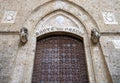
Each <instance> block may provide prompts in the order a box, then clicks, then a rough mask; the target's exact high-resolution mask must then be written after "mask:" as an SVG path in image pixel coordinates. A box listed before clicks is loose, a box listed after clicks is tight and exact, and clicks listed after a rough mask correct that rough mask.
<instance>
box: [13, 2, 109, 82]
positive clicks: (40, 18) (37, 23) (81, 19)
mask: <svg viewBox="0 0 120 83" xmlns="http://www.w3.org/2000/svg"><path fill="white" fill-rule="evenodd" d="M49 16H50V18H51V19H49V18H47V17H49ZM44 18H45V19H44ZM54 18H55V19H54ZM62 18H64V19H65V21H67V23H73V25H72V24H71V26H73V27H72V29H74V27H75V30H78V34H76V32H70V31H69V30H68V31H67V27H64V29H63V30H61V28H59V27H55V26H52V27H49V28H50V29H51V30H52V28H54V29H53V31H51V32H56V31H62V32H68V33H73V34H76V35H78V36H79V37H83V39H84V47H85V54H86V62H87V67H88V74H89V80H90V83H98V82H99V83H111V82H109V81H108V79H106V77H109V76H108V74H106V69H105V66H104V65H103V63H104V61H103V60H102V58H101V53H100V49H99V46H96V47H93V48H92V47H91V44H90V35H91V30H92V29H94V28H96V29H99V28H98V25H97V24H96V22H95V20H94V19H93V18H92V16H91V15H90V14H89V13H88V12H87V11H85V10H84V9H83V8H82V7H80V6H78V5H76V4H74V3H72V2H69V1H66V0H64V1H63V0H60V1H58V0H52V1H49V2H47V3H45V4H43V5H40V6H39V7H37V8H36V9H34V10H33V11H32V12H31V15H30V16H29V17H28V19H26V21H25V23H24V25H23V26H24V27H27V28H28V31H29V37H28V43H27V44H26V47H27V48H29V49H27V48H26V49H27V50H26V57H27V58H26V59H25V63H26V64H28V63H29V65H25V66H24V67H23V68H25V69H24V75H21V76H23V77H22V78H23V80H22V81H21V82H23V83H31V77H32V75H31V74H32V72H33V71H32V70H33V63H34V55H35V48H36V39H37V37H38V36H40V35H42V34H46V33H49V32H50V31H48V32H47V31H45V33H42V30H41V29H42V27H46V29H48V28H47V26H50V24H49V23H48V24H47V25H44V23H47V21H49V22H52V21H54V20H57V19H58V20H59V19H60V21H58V24H59V22H61V24H62ZM46 19H47V20H46ZM45 21H46V22H45ZM42 23H43V26H42ZM63 24H64V23H63ZM56 25H57V24H56ZM64 26H67V25H66V24H65V25H64ZM58 29H60V30H58ZM68 29H70V28H68ZM37 31H38V32H37ZM43 31H44V30H43ZM73 31H74V30H73ZM36 35H37V36H36ZM21 51H24V52H25V50H23V49H21V50H20V53H19V55H21ZM96 53H98V54H97V55H96ZM96 58H97V60H95V59H96ZM98 68H101V71H100V72H98V71H97V69H98ZM16 72H17V71H16ZM101 72H102V73H101ZM21 74H22V73H21ZM13 78H14V76H13ZM17 78H18V79H20V78H21V77H20V75H19V76H18V77H17ZM101 80H102V81H101Z"/></svg>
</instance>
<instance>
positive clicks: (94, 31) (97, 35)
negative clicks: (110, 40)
mask: <svg viewBox="0 0 120 83" xmlns="http://www.w3.org/2000/svg"><path fill="white" fill-rule="evenodd" d="M99 39H100V32H99V31H98V30H97V29H92V30H91V41H92V43H93V44H97V43H98V42H99Z"/></svg>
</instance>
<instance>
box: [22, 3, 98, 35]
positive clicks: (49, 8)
mask: <svg viewBox="0 0 120 83" xmlns="http://www.w3.org/2000/svg"><path fill="white" fill-rule="evenodd" d="M58 10H63V11H65V12H69V13H70V14H72V15H73V16H75V17H76V18H77V19H78V20H79V21H81V22H82V23H83V25H84V26H85V29H86V31H87V33H88V35H90V33H91V29H93V28H97V29H99V28H98V25H97V23H96V22H95V20H94V19H93V18H92V16H91V15H90V14H89V13H88V12H87V11H85V9H83V8H82V7H80V6H78V5H76V4H74V3H72V2H69V1H49V2H47V3H45V4H43V5H40V6H38V7H37V8H35V9H34V10H33V11H32V13H31V15H30V17H29V18H28V19H27V20H26V21H25V23H24V25H23V26H25V27H29V29H30V31H33V30H34V28H35V27H36V25H37V23H38V22H39V21H40V20H41V19H42V18H44V17H45V16H46V15H48V14H50V13H52V12H54V11H58Z"/></svg>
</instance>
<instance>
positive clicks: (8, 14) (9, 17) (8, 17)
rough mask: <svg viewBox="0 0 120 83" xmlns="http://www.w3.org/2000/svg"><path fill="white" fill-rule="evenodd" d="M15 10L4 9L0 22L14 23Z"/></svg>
mask: <svg viewBox="0 0 120 83" xmlns="http://www.w3.org/2000/svg"><path fill="white" fill-rule="evenodd" d="M16 14H17V11H5V13H4V16H3V19H2V22H1V23H14V22H15V17H16Z"/></svg>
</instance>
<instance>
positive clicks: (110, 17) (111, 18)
mask: <svg viewBox="0 0 120 83" xmlns="http://www.w3.org/2000/svg"><path fill="white" fill-rule="evenodd" d="M102 15H103V18H104V22H105V24H118V22H117V21H116V18H115V15H114V13H113V12H112V11H106V12H102Z"/></svg>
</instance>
